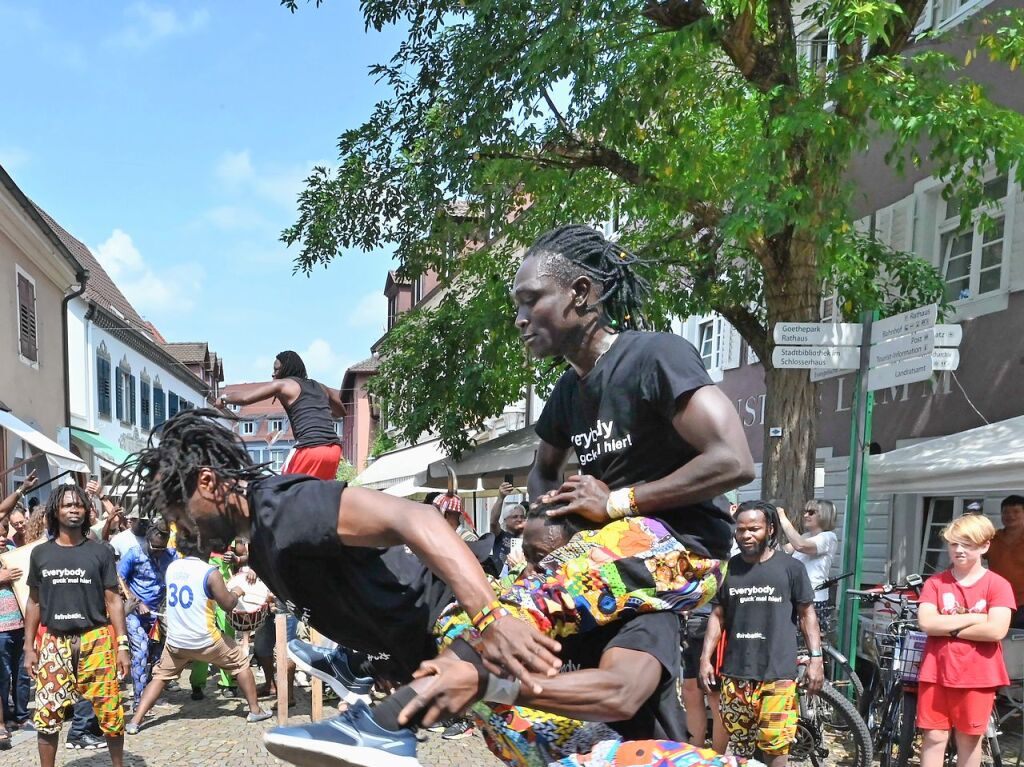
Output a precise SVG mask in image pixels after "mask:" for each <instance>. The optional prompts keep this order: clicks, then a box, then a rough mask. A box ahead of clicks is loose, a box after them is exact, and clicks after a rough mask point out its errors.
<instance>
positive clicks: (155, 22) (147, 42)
mask: <svg viewBox="0 0 1024 767" xmlns="http://www.w3.org/2000/svg"><path fill="white" fill-rule="evenodd" d="M125 16H127V17H128V20H129V21H128V24H127V25H126V26H125V27H124V28H123V29H121V30H120V31H118V32H117V33H116V34H115V35H114V36H113V37H112V38H111V42H112V43H114V44H115V45H120V46H123V47H125V48H134V49H136V50H142V49H145V48H149V47H150V46H152V45H154V44H156V43H158V42H160V41H161V40H165V39H167V38H169V37H176V36H179V35H186V34H190V33H192V32H196V31H198V30H200V29H202V28H203V27H205V26H206V25H207V23H209V21H210V12H209V11H207V10H206V9H199V10H196V11H193V12H192V13H188V14H179V12H178V11H177V10H175V9H174V8H167V7H160V6H156V5H152V4H150V3H147V2H139V3H134V4H133V5H130V6H128V8H127V9H125Z"/></svg>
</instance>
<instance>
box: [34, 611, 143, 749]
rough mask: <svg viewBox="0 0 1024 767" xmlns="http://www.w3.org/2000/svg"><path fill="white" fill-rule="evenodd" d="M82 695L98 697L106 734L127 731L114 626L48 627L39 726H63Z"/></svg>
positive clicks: (42, 650) (39, 680)
mask: <svg viewBox="0 0 1024 767" xmlns="http://www.w3.org/2000/svg"><path fill="white" fill-rule="evenodd" d="M80 698H85V699H86V700H88V701H90V702H91V703H92V707H93V709H94V710H95V712H96V717H97V718H98V719H99V723H100V729H101V730H102V731H103V734H104V735H106V736H108V737H120V736H121V734H122V733H123V732H124V709H122V708H121V693H120V688H119V686H118V681H117V664H116V662H115V656H114V641H113V631H112V629H111V628H110V626H101V627H100V628H95V629H89V630H88V631H85V632H83V633H82V634H78V635H74V636H55V635H53V634H51V633H49V632H47V633H45V634H43V637H42V639H41V640H40V646H39V660H38V662H37V668H36V712H35V715H34V716H33V717H32V723H33V724H34V725H35V728H36V730H38V731H39V732H41V733H43V734H47V735H54V734H56V733H58V732H60V726H61V723H62V722H63V721H64V717H65V716H66V713H67V711H68V709H69V708H71V706H72V705H73V704H74V703H76V702H77V701H78V700H79V699H80Z"/></svg>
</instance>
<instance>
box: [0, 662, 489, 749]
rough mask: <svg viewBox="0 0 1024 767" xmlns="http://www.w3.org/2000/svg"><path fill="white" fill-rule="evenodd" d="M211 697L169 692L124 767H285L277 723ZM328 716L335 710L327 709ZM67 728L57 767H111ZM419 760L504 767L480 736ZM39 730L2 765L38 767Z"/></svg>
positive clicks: (302, 712)
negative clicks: (69, 744) (266, 737)
mask: <svg viewBox="0 0 1024 767" xmlns="http://www.w3.org/2000/svg"><path fill="white" fill-rule="evenodd" d="M206 693H207V694H206V699H205V700H202V701H193V700H191V699H190V698H189V688H188V686H187V683H183V684H182V686H181V687H180V688H178V689H175V690H170V691H168V692H166V693H165V695H164V700H165V701H166V703H164V704H158V705H157V706H156V707H155V708H154V709H153V710H152V711H151V712H150V715H149V716H148V717H147V718H146V720H145V722H144V723H143V727H142V730H141V731H140V732H139V734H138V735H134V736H126V737H125V765H127V766H128V767H213V766H214V765H216V766H217V767H221V766H222V765H223V766H224V767H269V765H281V764H285V763H284V762H282V761H280V760H279V759H275V758H274V757H272V756H271V755H270V754H269V753H267V750H266V749H265V748H264V747H263V741H262V738H263V733H264V732H265V731H266V730H268V729H270V728H271V727H273V726H274V725H275V723H276V719H271V720H268V721H266V722H260V723H258V724H246V722H245V713H246V711H247V707H246V705H245V702H244V701H242V700H240V699H231V698H224V697H223V696H221V695H220V694H218V693H217V692H216V691H215V688H214V686H213V683H212V682H211V683H210V685H209V686H208V687H207V688H206ZM324 710H325V713H328V715H330V713H329V712H333V709H330V708H329V706H328V705H326V704H325V706H324ZM290 713H291V714H293V716H292V717H291V718H290V719H289V723H291V724H302V723H306V722H308V721H309V713H310V698H309V691H308V690H300V693H299V696H298V705H297V706H296V707H295V708H293V709H292V710H291V712H290ZM67 729H68V727H67V725H65V726H64V730H63V733H62V735H61V746H60V750H59V752H58V754H57V765H58V767H106V766H109V764H110V758H109V756H108V755H107V753H106V749H103V750H100V751H76V750H68V749H65V748H64V740H65V737H66V735H67ZM419 758H420V762H421V763H422V764H423V765H424V767H500V764H501V763H500V762H499V761H497V760H496V759H495V758H494V757H493V756H491V754H490V752H488V751H487V748H486V747H485V746H484V742H483V739H482V738H481V737H480V736H479V735H474V736H473V737H469V738H464V739H462V740H458V741H445V740H442V739H441V737H440V735H434V734H431V735H430V736H429V739H428V740H427V742H425V743H421V744H420V748H419ZM38 764H39V756H38V753H37V751H36V736H35V733H34V732H15V733H14V747H13V749H11V750H10V751H0V765H3V767H8V766H10V767H37V766H38Z"/></svg>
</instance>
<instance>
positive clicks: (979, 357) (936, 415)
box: [718, 292, 1024, 482]
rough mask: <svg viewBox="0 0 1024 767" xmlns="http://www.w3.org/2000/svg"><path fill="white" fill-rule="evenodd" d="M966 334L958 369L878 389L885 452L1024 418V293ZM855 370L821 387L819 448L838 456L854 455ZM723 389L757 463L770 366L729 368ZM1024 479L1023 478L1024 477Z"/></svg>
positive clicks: (969, 325) (969, 322)
mask: <svg viewBox="0 0 1024 767" xmlns="http://www.w3.org/2000/svg"><path fill="white" fill-rule="evenodd" d="M960 325H961V326H962V327H963V331H964V337H963V341H962V342H961V344H960V366H959V369H958V370H957V371H956V372H955V373H950V372H943V373H935V374H934V375H933V377H932V379H931V380H930V381H921V382H918V383H912V384H905V385H901V386H897V387H895V388H893V389H881V390H879V391H877V392H875V417H874V422H873V427H874V428H873V437H872V438H873V441H875V442H877V443H878V444H879V446H880V447H881V449H882V450H883V451H889V450H893V449H894V448H896V447H898V446H900V445H902V444H903V441H904V440H911V439H923V438H927V437H938V436H944V435H946V434H955V433H956V432H959V431H963V430H965V429H971V428H974V427H975V426H982V425H984V423H985V421H988V422H990V423H992V422H995V421H1002V420H1004V419H1006V418H1012V417H1014V416H1018V415H1024V293H1022V292H1013V293H1010V295H1009V297H1008V306H1007V308H1006V309H1005V310H1003V311H1000V312H993V313H989V314H985V315H982V316H980V317H975V318H968V319H963V320H961V321H960ZM853 379H854V376H853V375H852V374H848V375H844V376H840V377H839V378H833V379H829V380H825V381H822V382H821V383H820V384H819V386H818V403H819V410H818V412H819V419H818V447H819V448H826V447H827V448H831V449H832V454H833V455H835V456H843V455H848V454H849V443H850V413H851V401H852V397H853V384H854V380H853ZM718 386H719V387H720V388H721V389H722V390H723V391H724V392H725V393H726V394H727V395H728V396H729V398H730V400H731V401H732V403H733V405H734V407H735V408H736V412H737V413H738V414H739V416H740V420H741V421H742V423H743V428H744V432H745V433H746V435H747V441H748V442H749V443H750V449H751V452H752V453H753V454H754V460H755V461H758V462H760V461H761V457H762V455H763V452H764V451H763V447H764V440H765V435H766V432H767V428H768V427H770V426H772V425H773V424H766V423H765V422H764V413H765V388H764V371H763V368H762V366H761V364H760V363H755V364H752V365H749V364H748V365H743V366H742V367H740V368H738V369H737V370H730V371H728V372H727V373H726V374H725V376H724V377H723V380H722V381H721V383H719V384H718ZM1022 482H1024V480H1022Z"/></svg>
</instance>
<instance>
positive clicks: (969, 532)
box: [917, 514, 1016, 767]
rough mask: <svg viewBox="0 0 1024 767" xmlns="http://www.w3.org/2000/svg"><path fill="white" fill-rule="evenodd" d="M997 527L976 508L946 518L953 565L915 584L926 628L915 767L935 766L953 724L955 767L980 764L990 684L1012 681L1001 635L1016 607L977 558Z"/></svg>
mask: <svg viewBox="0 0 1024 767" xmlns="http://www.w3.org/2000/svg"><path fill="white" fill-rule="evenodd" d="M995 534H996V530H995V527H994V526H993V525H992V523H991V522H990V521H989V520H988V519H987V518H985V517H983V516H981V515H979V514H968V515H966V516H963V517H960V518H959V519H956V520H954V521H953V522H951V523H950V524H949V525H947V527H946V529H945V530H943V532H942V537H943V538H945V539H946V541H947V542H948V544H949V559H950V561H951V562H952V565H951V566H950V568H949V570H946V571H944V572H941V573H939V574H937V575H933V576H932V577H931V578H929V579H928V580H927V581H926V582H925V584H924V589H923V590H922V592H921V602H920V605H919V607H918V622H919V623H920V626H921V630H922V631H924V632H925V633H926V634H927V635H928V641H927V642H926V644H925V647H924V657H923V659H922V661H921V674H920V678H919V690H918V702H917V726H918V727H919V728H920V729H921V731H922V735H923V737H924V742H923V744H922V747H921V767H941V765H942V761H943V756H944V754H945V751H946V743H947V742H948V740H949V731H950V730H956V753H957V757H956V763H957V765H958V767H971V766H972V765H977V764H980V760H981V736H982V735H984V734H985V728H986V727H987V725H988V720H989V716H990V715H991V713H992V705H993V703H994V702H995V694H996V688H997V687H1000V686H1002V685H1006V684H1009V681H1010V680H1009V678H1008V677H1007V674H1006V666H1005V664H1004V663H1003V648H1002V645H1001V644H1000V641H1001V640H1002V638H1003V637H1005V636H1006V633H1007V631H1009V628H1010V616H1011V615H1012V614H1013V611H1014V610H1015V609H1016V603H1015V602H1014V598H1013V589H1012V587H1011V586H1010V583H1009V581H1007V580H1006V579H1005V578H1003V577H1002V576H1001V575H997V574H996V573H994V572H991V571H989V570H986V569H985V568H984V567H983V566H982V564H981V558H982V556H984V554H985V553H986V552H987V551H988V547H989V543H990V542H991V541H992V538H993V537H994V536H995Z"/></svg>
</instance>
